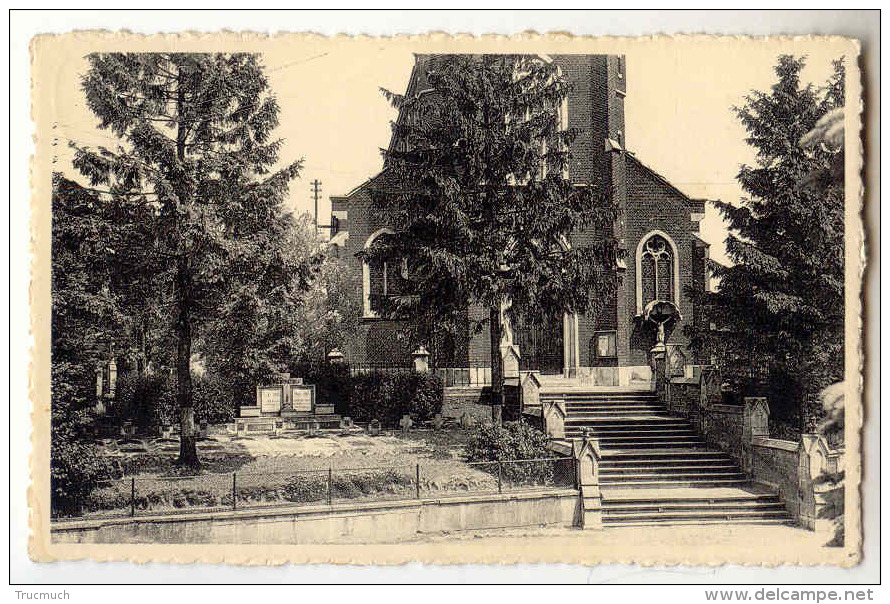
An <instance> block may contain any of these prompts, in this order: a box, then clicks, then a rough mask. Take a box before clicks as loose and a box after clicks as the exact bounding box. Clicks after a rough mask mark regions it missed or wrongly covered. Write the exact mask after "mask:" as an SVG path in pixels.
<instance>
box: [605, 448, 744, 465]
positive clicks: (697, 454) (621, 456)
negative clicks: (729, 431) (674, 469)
mask: <svg viewBox="0 0 890 604" xmlns="http://www.w3.org/2000/svg"><path fill="white" fill-rule="evenodd" d="M683 457H690V458H695V459H729V456H728V455H727V454H726V453H724V452H722V451H714V450H713V449H707V448H704V446H699V447H697V448H689V449H686V450H682V449H664V450H658V449H650V450H648V451H608V452H605V453H603V461H604V462H611V461H622V462H623V461H659V460H663V459H664V460H668V459H679V458H683Z"/></svg>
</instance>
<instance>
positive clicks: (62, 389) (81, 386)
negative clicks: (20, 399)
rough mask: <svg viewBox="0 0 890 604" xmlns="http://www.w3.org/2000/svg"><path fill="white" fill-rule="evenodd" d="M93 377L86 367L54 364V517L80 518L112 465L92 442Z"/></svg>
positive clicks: (52, 480)
mask: <svg viewBox="0 0 890 604" xmlns="http://www.w3.org/2000/svg"><path fill="white" fill-rule="evenodd" d="M91 377H92V376H90V374H89V371H88V369H87V368H86V365H85V364H81V365H75V364H71V363H65V362H61V361H60V362H57V363H53V366H52V370H51V380H52V420H51V427H52V435H51V438H50V509H51V513H52V515H53V516H59V515H77V514H79V513H80V512H81V511H82V509H83V506H84V504H85V503H86V501H87V499H88V497H89V495H90V493H92V491H93V490H94V489H95V488H96V486H97V485H98V483H99V481H101V480H104V479H105V478H107V477H108V475H109V465H108V463H107V462H106V459H105V457H104V456H103V454H102V451H101V449H100V448H99V447H98V446H97V445H96V443H95V442H94V441H93V436H92V434H93V428H92V423H93V417H92V413H91V411H90V409H89V403H88V400H89V398H88V394H87V393H88V389H87V388H86V385H87V384H89V380H90V378H91Z"/></svg>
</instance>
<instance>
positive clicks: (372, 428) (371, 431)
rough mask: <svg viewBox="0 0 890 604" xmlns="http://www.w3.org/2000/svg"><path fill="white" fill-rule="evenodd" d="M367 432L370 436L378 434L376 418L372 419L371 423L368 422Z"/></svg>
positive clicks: (378, 423) (378, 427)
mask: <svg viewBox="0 0 890 604" xmlns="http://www.w3.org/2000/svg"><path fill="white" fill-rule="evenodd" d="M368 434H369V435H370V436H378V435H379V434H380V421H379V420H376V419H372V420H371V423H370V424H368Z"/></svg>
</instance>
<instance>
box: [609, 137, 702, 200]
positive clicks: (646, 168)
mask: <svg viewBox="0 0 890 604" xmlns="http://www.w3.org/2000/svg"><path fill="white" fill-rule="evenodd" d="M626 157H627V158H628V159H630V160H631V161H633V162H634V163H635V164H637V165H638V166H640V168H642V169H643V170H644V171H645V172H646V173H648V174H649V175H650V176H652V178H654V179H655V180H657V181H658V182H660V183H661V184H662V185H664V186H665V187H667V188H668V189H670V190H671V191H673V192H674V193H675V194H677V195H678V196H680V197H682V198H683V200H684V201H686V203H687V204H688V205H689V207H690V209H691V210H694V211H698V212H704V211H705V202H707V201H708V200H707V199H694V198H692V197H689V195H687V194H686V193H684V192H683V191H681V190H680V189H678V188H677V187H675V186H674V185H672V184H671V183H670V181H669V180H668V179H667V178H665V177H664V176H662V175H661V174H659V173H658V172H656V171H655V170H654V169H653V168H652V167H650V166H647V165H646V164H644V163H643V162H642V161H640V159H639V158H638V157H637V156H636V155H634V154H633V153H632V152H630V151H628V152H627V153H626Z"/></svg>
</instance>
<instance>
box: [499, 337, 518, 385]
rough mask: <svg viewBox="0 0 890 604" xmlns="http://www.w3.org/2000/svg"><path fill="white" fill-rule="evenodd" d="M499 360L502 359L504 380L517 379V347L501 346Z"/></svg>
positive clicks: (512, 345)
mask: <svg viewBox="0 0 890 604" xmlns="http://www.w3.org/2000/svg"><path fill="white" fill-rule="evenodd" d="M501 358H502V359H504V379H508V378H518V377H519V359H520V355H519V346H516V345H514V344H509V345H507V346H501Z"/></svg>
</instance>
